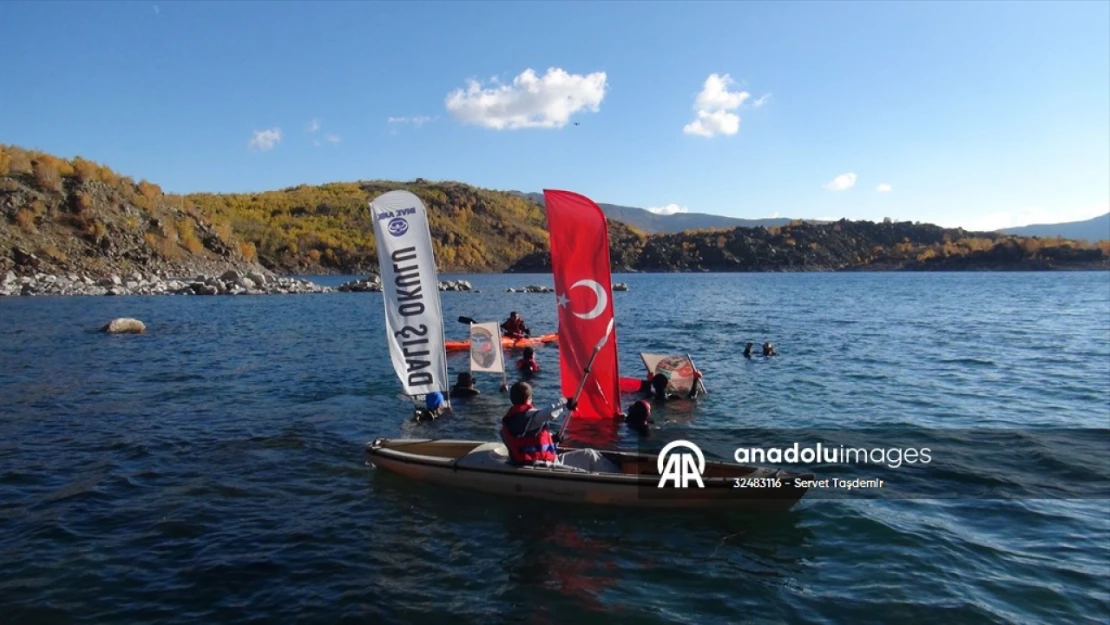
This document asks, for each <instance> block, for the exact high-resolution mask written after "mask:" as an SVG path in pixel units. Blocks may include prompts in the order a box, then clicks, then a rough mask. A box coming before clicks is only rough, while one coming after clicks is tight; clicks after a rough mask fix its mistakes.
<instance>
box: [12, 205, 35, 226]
mask: <svg viewBox="0 0 1110 625" xmlns="http://www.w3.org/2000/svg"><path fill="white" fill-rule="evenodd" d="M15 223H17V224H19V227H20V228H22V229H23V231H24V232H34V231H35V213H34V211H32V210H29V209H27V208H21V209H19V212H17V213H16V214H15Z"/></svg>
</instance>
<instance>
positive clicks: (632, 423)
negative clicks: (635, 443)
mask: <svg viewBox="0 0 1110 625" xmlns="http://www.w3.org/2000/svg"><path fill="white" fill-rule="evenodd" d="M624 422H625V423H627V424H628V427H630V428H632V429H633V430H636V432H637V433H639V434H640V435H641V436H648V435H649V434H650V432H651V430H650V429H649V428H648V424H649V423H652V420H651V404H649V403H648V402H646V401H644V400H642V399H641V400H640V401H638V402H636V403H634V404H632V405H631V406H629V407H628V414H626V415H625V417H624Z"/></svg>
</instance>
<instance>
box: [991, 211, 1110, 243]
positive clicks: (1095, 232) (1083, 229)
mask: <svg viewBox="0 0 1110 625" xmlns="http://www.w3.org/2000/svg"><path fill="white" fill-rule="evenodd" d="M1000 232H1003V233H1006V234H1016V235H1019V236H1023V237H1062V238H1065V239H1076V240H1081V241H1102V240H1104V239H1110V213H1106V214H1105V215H1102V216H1101V217H1095V218H1093V219H1088V220H1086V221H1072V222H1068V223H1061V224H1036V225H1031V226H1022V227H1020V228H1007V229H1005V230H1001V231H1000Z"/></svg>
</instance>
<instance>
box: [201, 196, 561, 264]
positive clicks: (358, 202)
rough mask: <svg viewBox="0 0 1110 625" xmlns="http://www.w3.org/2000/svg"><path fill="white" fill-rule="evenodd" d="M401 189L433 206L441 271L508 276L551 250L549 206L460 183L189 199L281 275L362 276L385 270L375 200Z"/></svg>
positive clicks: (431, 225)
mask: <svg viewBox="0 0 1110 625" xmlns="http://www.w3.org/2000/svg"><path fill="white" fill-rule="evenodd" d="M395 189H405V190H407V191H410V192H412V193H414V194H416V195H417V196H418V197H419V198H420V199H421V200H423V201H424V203H425V205H427V207H428V222H429V229H430V230H431V234H432V241H433V245H434V248H435V254H436V262H437V264H438V265H439V269H440V271H443V272H468V271H473V272H486V271H500V270H502V269H504V268H505V267H507V266H509V265H510V264H512V263H513V262H515V261H516V260H517V259H519V258H520V257H521V256H523V255H525V254H529V253H532V252H536V251H541V250H543V251H546V250H547V229H546V228H547V222H546V217H545V216H544V212H543V209H542V208H540V207H539V206H537V205H536V204H535V203H533V202H530V201H528V200H527V199H525V198H521V197H518V196H515V195H512V194H509V193H502V192H499V191H488V190H485V189H478V188H475V187H472V186H470V185H466V184H462V183H458V182H429V181H426V180H423V179H417V180H414V181H410V182H389V181H380V180H375V181H364V182H337V183H330V184H324V185H320V186H308V185H301V186H298V187H291V188H288V189H282V190H280V191H268V192H265V193H254V194H209V193H203V194H195V195H190V196H188V199H189V200H190V201H191V202H193V203H195V204H196V205H197V206H198V207H199V208H200V209H201V210H202V211H203V212H204V213H205V214H206V215H210V216H212V217H213V218H216V219H225V220H227V221H228V223H230V224H231V226H232V229H233V231H234V232H235V233H236V234H237V235H239V236H241V237H243V238H244V239H246V240H248V241H252V242H254V244H255V246H256V247H257V249H258V257H259V259H260V260H261V262H262V263H263V264H264V265H266V266H267V267H270V268H271V269H273V270H274V271H276V272H279V273H293V274H326V273H345V274H355V273H365V272H369V271H373V270H374V269H375V268H376V267H377V252H376V248H375V247H374V230H373V225H372V224H371V222H370V207H369V203H370V200H372V199H373V198H374V197H376V196H378V195H380V194H382V193H385V192H387V191H392V190H395Z"/></svg>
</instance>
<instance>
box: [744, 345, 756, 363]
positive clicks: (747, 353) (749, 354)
mask: <svg viewBox="0 0 1110 625" xmlns="http://www.w3.org/2000/svg"><path fill="white" fill-rule="evenodd" d="M753 347H755V343H752V342H751V341H748V344H747V345H745V346H744V358H747V359H748V360H751V359H752V348H753Z"/></svg>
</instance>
